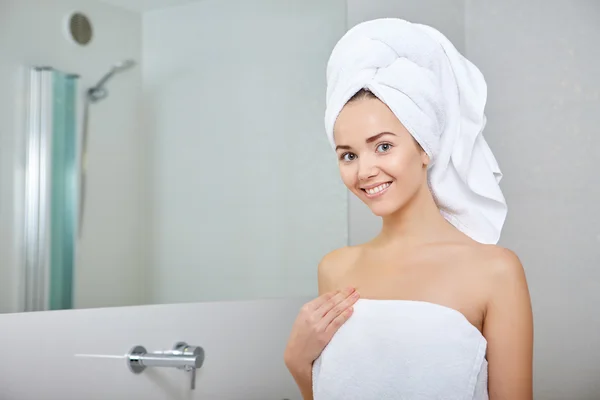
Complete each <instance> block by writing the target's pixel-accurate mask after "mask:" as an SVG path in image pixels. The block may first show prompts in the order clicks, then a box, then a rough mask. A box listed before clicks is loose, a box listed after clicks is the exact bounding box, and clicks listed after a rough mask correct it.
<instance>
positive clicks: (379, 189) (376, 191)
mask: <svg viewBox="0 0 600 400" xmlns="http://www.w3.org/2000/svg"><path fill="white" fill-rule="evenodd" d="M391 184H392V182H386V183H382V184H381V185H378V186H375V187H372V188H368V189H362V191H363V192H365V193H366V194H367V197H369V198H371V199H372V198H374V197H379V196H381V195H383V194H384V193H385V192H387V190H388V188H389V187H390V185H391Z"/></svg>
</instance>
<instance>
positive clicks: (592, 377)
mask: <svg viewBox="0 0 600 400" xmlns="http://www.w3.org/2000/svg"><path fill="white" fill-rule="evenodd" d="M348 3H349V4H351V5H353V6H352V7H349V9H348V25H349V26H353V25H355V24H356V23H358V22H361V21H363V20H365V19H370V18H376V17H381V16H389V17H400V18H405V19H408V20H411V21H415V22H422V23H426V24H431V25H432V26H435V27H436V28H437V29H439V30H440V31H442V32H443V33H444V34H446V35H447V36H448V37H449V38H450V40H452V41H453V42H454V44H455V45H456V46H457V48H458V49H460V50H462V51H464V52H465V54H466V56H467V57H468V58H469V59H471V60H472V61H473V62H474V63H475V64H476V65H477V66H478V67H479V68H480V69H481V70H482V72H483V74H484V75H485V77H486V80H487V82H488V89H489V91H488V95H489V100H488V107H487V116H488V126H487V127H486V130H485V137H486V139H487V140H488V142H489V144H490V146H491V147H492V149H493V151H494V153H495V155H496V157H497V159H498V162H499V164H500V167H501V168H502V171H503V173H504V179H503V181H502V188H503V191H504V194H505V196H506V199H507V201H508V204H509V214H508V218H507V221H506V225H505V229H504V233H503V237H502V239H501V241H500V245H502V246H505V247H508V248H511V249H513V250H514V251H516V252H517V254H518V255H519V256H520V258H521V260H522V261H523V264H524V267H525V269H526V273H527V276H528V280H529V286H530V290H531V296H532V301H533V311H534V318H535V368H534V389H535V398H536V399H542V400H551V399H556V400H559V399H561V400H565V399H569V400H576V399H582V400H583V399H600V380H599V379H598V377H600V314H599V313H597V312H595V311H594V310H595V305H597V304H599V303H600V268H599V267H600V228H599V226H600V212H599V211H598V204H600V189H599V188H600V179H598V177H597V176H595V175H594V173H595V171H594V170H595V168H594V166H595V165H594V162H595V160H598V159H600V135H599V134H598V127H599V126H600V72H599V71H600V44H599V42H600V1H597V0H587V1H584V0H579V1H566V0H565V1H562V0H561V1H556V0H554V1H526V2H523V1H517V0H509V1H502V2H499V1H491V0H477V1H476V0H467V1H466V3H464V5H463V3H462V2H455V1H452V2H447V1H424V2H397V3H396V4H395V5H394V6H391V5H390V4H389V3H390V2H387V1H383V0H381V1H373V2H369V3H368V4H367V3H366V2H360V1H359V0H349V2H348ZM349 205H350V208H349V209H350V216H349V217H350V218H349V229H350V234H349V237H350V243H351V244H358V243H362V242H365V241H367V240H369V239H370V238H371V237H373V236H374V235H376V234H377V232H378V231H379V228H380V226H381V225H380V221H379V219H378V218H376V217H374V216H373V215H372V214H371V212H370V211H369V210H368V208H367V207H366V206H364V205H363V204H362V203H361V202H360V201H358V200H357V199H356V198H354V197H353V196H351V197H350V199H349Z"/></svg>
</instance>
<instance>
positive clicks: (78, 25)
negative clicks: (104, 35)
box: [69, 13, 92, 46]
mask: <svg viewBox="0 0 600 400" xmlns="http://www.w3.org/2000/svg"><path fill="white" fill-rule="evenodd" d="M69 34H70V35H71V38H72V39H73V40H74V41H75V43H77V44H80V45H82V46H85V45H87V44H88V43H89V42H90V41H91V40H92V24H91V22H90V20H89V18H88V17H86V16H85V15H83V14H82V13H74V14H73V15H71V17H70V18H69Z"/></svg>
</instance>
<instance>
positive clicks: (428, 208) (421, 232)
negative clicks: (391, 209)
mask: <svg viewBox="0 0 600 400" xmlns="http://www.w3.org/2000/svg"><path fill="white" fill-rule="evenodd" d="M453 233H455V228H454V227H453V226H452V225H450V223H449V222H448V221H446V219H445V218H444V217H443V216H442V215H441V214H440V210H439V209H438V207H437V205H436V204H435V201H434V200H433V195H432V194H431V192H430V191H429V187H428V186H427V184H426V183H425V184H423V185H421V188H420V189H419V191H418V192H417V193H416V194H415V195H414V196H413V197H412V199H410V200H409V201H408V203H407V204H406V205H405V206H404V207H402V208H401V209H399V210H398V211H396V212H395V213H393V214H391V215H388V216H386V217H384V218H383V228H382V230H381V233H380V234H379V236H378V237H377V239H376V241H378V242H381V244H390V243H393V244H394V245H397V244H400V243H401V244H402V245H403V246H414V245H419V244H425V243H431V242H435V241H440V240H444V239H447V238H448V237H449V236H450V235H452V234H453Z"/></svg>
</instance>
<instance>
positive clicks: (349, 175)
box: [340, 164, 357, 190]
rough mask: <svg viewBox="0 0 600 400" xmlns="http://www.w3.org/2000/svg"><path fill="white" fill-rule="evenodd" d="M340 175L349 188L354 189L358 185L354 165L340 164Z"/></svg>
mask: <svg viewBox="0 0 600 400" xmlns="http://www.w3.org/2000/svg"><path fill="white" fill-rule="evenodd" d="M340 176H341V177H342V182H344V185H346V187H347V188H348V189H350V190H352V189H353V188H354V187H355V186H356V179H357V178H356V168H354V167H353V166H352V165H342V164H340Z"/></svg>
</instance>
